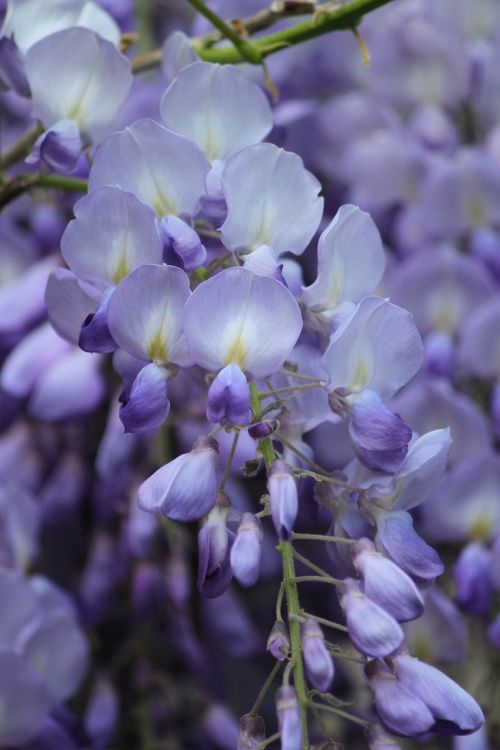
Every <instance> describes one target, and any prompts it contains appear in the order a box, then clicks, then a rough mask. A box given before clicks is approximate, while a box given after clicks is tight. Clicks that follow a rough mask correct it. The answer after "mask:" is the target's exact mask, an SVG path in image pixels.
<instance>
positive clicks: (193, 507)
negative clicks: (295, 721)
mask: <svg viewBox="0 0 500 750" xmlns="http://www.w3.org/2000/svg"><path fill="white" fill-rule="evenodd" d="M218 462H219V448H218V445H217V442H216V441H215V440H213V439H212V438H207V437H203V436H202V437H199V438H197V440H196V441H195V442H194V445H193V449H192V450H191V452H190V453H183V454H182V455H181V456H178V457H177V458H175V459H174V460H173V461H170V462H169V463H168V464H166V465H165V466H162V467H161V469H158V471H155V473H154V474H152V475H151V476H150V477H149V478H148V479H146V481H145V482H143V483H142V484H141V486H140V487H139V492H138V502H139V506H140V507H141V508H142V509H143V510H147V511H149V512H150V513H155V514H156V515H158V516H159V515H164V516H167V517H168V518H171V519H172V520H174V521H194V520H196V519H197V518H201V517H202V516H204V515H206V513H208V511H209V510H210V509H211V508H213V506H214V505H215V500H216V497H217V474H216V470H217V465H218Z"/></svg>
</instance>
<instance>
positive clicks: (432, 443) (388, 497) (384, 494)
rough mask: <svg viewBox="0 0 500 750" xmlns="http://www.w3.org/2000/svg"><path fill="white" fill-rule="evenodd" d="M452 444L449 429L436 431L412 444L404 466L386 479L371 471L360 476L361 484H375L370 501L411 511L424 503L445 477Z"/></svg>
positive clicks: (379, 506)
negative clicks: (362, 476) (364, 475)
mask: <svg viewBox="0 0 500 750" xmlns="http://www.w3.org/2000/svg"><path fill="white" fill-rule="evenodd" d="M451 444H452V440H451V437H450V430H449V428H444V429H442V430H433V431H432V432H428V433H427V434H426V435H422V436H421V437H419V438H416V439H415V440H414V441H413V442H412V443H411V444H410V446H409V448H408V453H407V454H406V456H405V458H404V460H403V462H402V464H401V466H400V467H399V468H398V470H397V472H396V474H395V475H394V476H392V477H390V478H389V477H388V478H387V481H384V480H383V479H381V478H380V475H377V474H374V473H371V472H370V473H368V476H367V477H366V478H365V479H363V478H361V480H360V484H361V485H362V486H364V487H367V488H369V487H370V486H371V487H373V489H372V490H370V489H368V494H367V497H368V498H369V500H370V504H372V503H373V505H376V507H377V508H378V509H385V510H411V509H412V508H415V507H416V506H417V505H420V504H421V503H423V502H424V501H425V500H426V499H427V498H428V497H429V495H430V494H431V492H432V491H433V490H434V489H435V488H436V487H437V485H438V484H439V482H440V481H441V479H442V477H443V474H444V472H445V469H446V464H447V461H448V455H449V452H450V448H451ZM373 513H376V510H375V509H374V510H373Z"/></svg>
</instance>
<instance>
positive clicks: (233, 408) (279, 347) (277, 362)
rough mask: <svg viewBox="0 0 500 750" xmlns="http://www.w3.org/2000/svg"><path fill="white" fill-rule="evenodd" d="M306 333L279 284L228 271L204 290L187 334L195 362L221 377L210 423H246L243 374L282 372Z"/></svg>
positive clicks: (190, 310) (212, 396)
mask: <svg viewBox="0 0 500 750" xmlns="http://www.w3.org/2000/svg"><path fill="white" fill-rule="evenodd" d="M301 330H302V316H301V314H300V310H299V306H298V305H297V303H296V301H295V300H294V298H293V296H292V295H291V294H290V292H289V291H288V289H286V287H284V286H283V284H280V283H279V282H278V281H275V280H274V279H269V278H265V277H263V276H257V275H256V274H254V273H252V272H251V271H248V270H246V269H244V268H229V269H227V270H226V271H222V272H221V273H219V274H217V275H216V276H214V277H213V278H211V279H209V280H208V281H204V282H203V283H202V284H200V285H199V286H198V287H197V288H196V289H195V290H194V292H193V294H192V295H191V297H190V299H189V300H188V302H187V303H186V307H185V311H184V332H185V336H186V341H187V345H188V348H189V353H190V355H191V357H192V360H193V361H194V362H195V363H196V364H198V365H200V367H203V368H204V369H205V370H208V371H210V372H217V371H219V372H218V375H217V377H216V378H215V380H214V381H213V382H212V385H211V386H210V389H209V392H208V411H207V414H208V418H209V419H213V420H214V421H218V422H222V423H224V422H226V423H229V424H244V423H245V422H247V421H248V420H249V418H250V390H249V386H248V382H247V379H246V377H245V374H244V373H248V374H249V375H252V376H253V377H258V378H261V377H266V376H267V375H271V374H272V373H273V372H276V371H277V370H279V369H280V367H281V366H282V365H283V362H284V361H285V359H286V358H287V356H288V355H289V354H290V352H291V351H292V349H293V347H294V345H295V342H296V341H297V339H298V337H299V334H300V332H301Z"/></svg>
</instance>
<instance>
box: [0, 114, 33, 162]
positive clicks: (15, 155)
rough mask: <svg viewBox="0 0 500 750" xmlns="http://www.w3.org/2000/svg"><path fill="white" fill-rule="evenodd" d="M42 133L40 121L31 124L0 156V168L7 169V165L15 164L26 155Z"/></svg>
mask: <svg viewBox="0 0 500 750" xmlns="http://www.w3.org/2000/svg"><path fill="white" fill-rule="evenodd" d="M41 133H43V128H42V126H41V125H40V123H37V124H36V125H33V127H31V128H30V129H29V130H27V131H26V132H25V133H23V135H22V136H21V137H20V138H19V140H17V141H16V142H15V143H13V144H12V146H9V148H8V149H7V150H6V151H5V152H4V153H3V154H2V155H1V156H0V169H2V170H3V169H7V167H10V166H12V164H15V163H16V161H19V160H20V159H22V158H23V157H25V156H27V155H28V154H29V152H30V151H31V149H32V146H33V144H34V143H35V141H36V139H37V138H38V136H39V135H41Z"/></svg>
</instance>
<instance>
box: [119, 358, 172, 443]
mask: <svg viewBox="0 0 500 750" xmlns="http://www.w3.org/2000/svg"><path fill="white" fill-rule="evenodd" d="M169 411H170V402H169V400H168V396H167V372H166V370H164V369H163V368H162V367H159V366H158V365H155V364H154V363H151V364H149V365H146V366H145V367H143V368H142V370H140V371H139V373H138V375H137V376H136V378H135V380H134V382H133V383H132V388H131V389H130V393H129V394H128V395H127V396H125V397H124V398H123V399H122V405H121V407H120V419H121V421H122V424H123V426H124V428H125V432H151V430H156V429H157V428H158V427H160V426H161V425H162V424H163V422H164V421H165V420H166V418H167V417H168V412H169Z"/></svg>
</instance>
